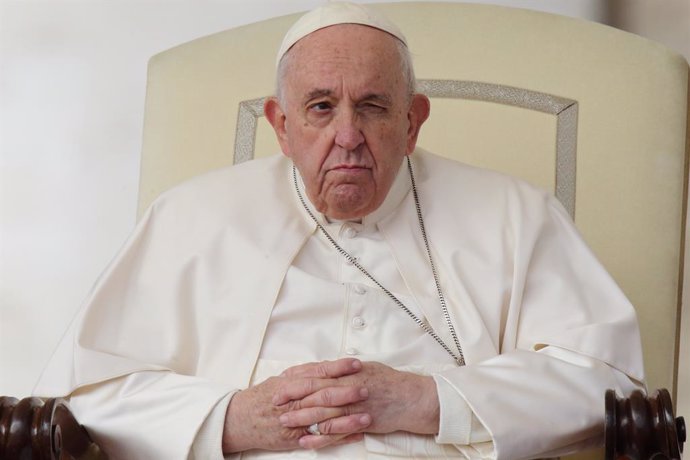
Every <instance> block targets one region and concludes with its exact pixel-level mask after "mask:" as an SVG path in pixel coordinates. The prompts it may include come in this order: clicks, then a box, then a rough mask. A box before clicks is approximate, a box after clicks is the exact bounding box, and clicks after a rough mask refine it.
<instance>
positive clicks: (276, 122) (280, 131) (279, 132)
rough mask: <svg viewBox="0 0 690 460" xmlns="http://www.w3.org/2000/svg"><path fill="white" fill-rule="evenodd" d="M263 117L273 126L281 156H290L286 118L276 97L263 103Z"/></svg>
mask: <svg viewBox="0 0 690 460" xmlns="http://www.w3.org/2000/svg"><path fill="white" fill-rule="evenodd" d="M264 115H265V116H266V119H267V120H268V122H269V123H270V124H271V126H273V131H275V133H276V138H277V139H278V143H279V144H280V149H281V150H282V151H283V154H285V155H286V156H288V157H289V156H290V147H289V143H288V136H287V129H286V127H285V122H286V117H285V112H284V111H283V108H282V107H281V106H280V103H279V102H278V99H277V98H276V97H269V98H268V99H266V102H264Z"/></svg>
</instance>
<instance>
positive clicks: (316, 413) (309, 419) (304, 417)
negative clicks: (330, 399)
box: [278, 407, 347, 428]
mask: <svg viewBox="0 0 690 460" xmlns="http://www.w3.org/2000/svg"><path fill="white" fill-rule="evenodd" d="M343 415H347V413H346V412H345V409H343V408H341V407H312V408H309V409H300V410H295V411H290V412H286V413H284V414H282V415H281V416H280V417H279V418H278V420H279V421H280V424H281V425H283V426H284V427H286V428H296V427H304V426H309V425H311V424H312V423H318V422H323V421H324V420H328V419H330V418H334V417H342V416H343Z"/></svg>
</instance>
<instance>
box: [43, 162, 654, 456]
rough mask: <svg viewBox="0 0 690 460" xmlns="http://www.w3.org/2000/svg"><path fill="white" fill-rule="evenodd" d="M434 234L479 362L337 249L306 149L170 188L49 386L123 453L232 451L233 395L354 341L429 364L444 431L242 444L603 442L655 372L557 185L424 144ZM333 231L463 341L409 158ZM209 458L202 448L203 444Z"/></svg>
mask: <svg viewBox="0 0 690 460" xmlns="http://www.w3.org/2000/svg"><path fill="white" fill-rule="evenodd" d="M412 159H413V165H414V170H415V179H416V182H417V189H418V191H419V196H420V202H421V205H422V210H423V215H424V220H425V224H426V231H427V234H428V236H429V242H430V246H431V252H432V255H433V258H434V262H435V264H436V267H437V270H438V273H439V279H440V283H441V286H442V289H443V292H444V294H445V297H446V301H447V303H448V307H449V310H450V316H451V319H452V321H453V324H454V325H455V328H456V331H457V334H458V336H459V339H460V343H461V345H462V348H463V352H464V355H465V360H466V363H467V365H466V366H463V367H458V366H456V365H455V364H454V362H453V360H452V358H451V357H450V356H449V355H448V354H447V353H446V352H445V351H444V350H443V349H442V348H441V347H440V346H439V345H438V344H437V343H436V342H435V341H434V340H433V339H432V338H431V337H430V336H428V335H426V334H425V333H424V332H423V331H422V330H421V329H419V327H418V326H417V325H416V324H415V323H414V322H413V321H412V319H410V318H409V317H408V316H407V314H406V313H404V312H402V311H401V309H400V308H399V307H398V306H396V305H395V304H394V303H393V302H392V301H391V300H390V299H388V298H387V297H386V296H385V294H383V292H382V291H381V290H380V289H379V288H377V287H376V286H375V285H374V284H373V283H372V282H371V281H370V280H369V279H367V278H366V277H365V276H364V275H363V274H362V273H360V272H359V271H358V270H357V269H356V268H355V267H353V266H352V265H350V264H348V263H347V261H346V260H345V259H344V258H343V257H342V256H341V255H339V254H338V253H337V252H336V251H335V250H334V249H333V247H332V246H331V245H330V243H329V242H328V241H327V240H326V239H325V238H324V237H323V235H321V234H320V232H318V231H317V230H316V225H315V224H314V222H313V221H312V220H311V219H310V218H309V217H308V215H307V214H306V212H305V210H304V209H303V208H302V205H301V204H300V203H299V201H298V199H297V196H296V193H295V190H294V186H293V184H292V176H291V163H290V162H289V160H287V159H285V158H284V157H282V156H275V157H271V158H268V159H264V160H255V161H252V162H248V163H245V164H242V165H239V166H235V167H232V168H227V169H224V170H220V171H217V172H212V173H209V174H206V175H204V176H201V177H199V178H196V179H194V180H192V181H189V182H187V183H185V184H183V185H181V186H179V187H177V188H175V189H173V190H172V191H170V192H167V193H166V194H164V195H163V196H162V197H161V198H159V199H158V200H157V201H156V202H155V203H154V204H153V206H152V207H151V208H150V209H149V211H148V212H147V214H146V216H145V217H144V218H143V219H142V221H141V222H140V223H139V225H138V226H137V229H136V231H135V232H134V234H133V235H132V237H131V238H130V239H129V241H128V242H127V244H126V245H125V247H124V249H123V250H122V252H121V253H120V255H119V256H118V257H117V258H116V260H115V261H114V262H113V263H112V264H111V265H110V267H109V268H108V269H107V270H106V272H105V274H104V275H103V276H102V277H101V278H100V280H99V281H98V283H97V285H96V287H95V288H94V291H93V292H92V294H91V295H90V297H89V299H88V301H87V302H86V304H85V306H84V308H83V309H82V310H81V312H80V314H79V316H78V317H77V319H76V320H75V321H74V323H73V325H72V326H71V328H70V330H69V331H68V333H67V334H66V336H65V339H64V340H63V341H62V343H61V344H60V346H59V347H58V350H57V351H56V353H55V355H54V357H53V358H52V360H51V362H50V363H49V365H48V367H47V369H46V371H45V372H44V374H43V376H42V378H41V380H40V381H39V383H38V385H37V387H36V389H35V393H36V394H38V395H41V396H58V395H68V394H72V400H71V404H72V407H73V410H74V412H75V413H76V415H77V417H78V419H79V420H80V422H82V423H83V424H85V425H86V426H87V427H88V428H89V431H90V432H91V433H92V435H93V436H94V438H95V439H96V440H97V442H99V444H101V446H102V447H104V448H105V450H106V452H108V453H109V454H110V455H111V458H115V459H117V458H154V459H159V458H166V459H173V458H188V456H189V457H194V456H196V457H199V458H207V457H210V456H211V455H212V454H215V455H216V456H220V436H221V433H222V422H223V415H224V407H225V404H226V403H227V401H228V400H229V398H230V395H232V393H233V392H234V391H236V390H237V389H242V388H247V387H248V386H249V385H251V384H254V383H258V382H260V381H262V380H264V379H265V378H267V377H269V376H271V375H276V374H278V373H280V372H281V371H282V370H283V369H284V368H286V367H289V366H291V365H295V364H299V363H303V362H310V361H317V360H323V359H336V358H339V357H344V356H356V357H358V358H360V359H362V360H364V361H379V362H383V363H385V364H388V365H390V366H393V367H395V368H397V369H405V370H411V371H414V372H418V373H422V374H428V375H433V376H434V379H435V381H436V383H437V388H438V390H439V400H440V403H441V427H440V432H439V434H438V436H436V437H434V436H419V435H412V434H408V433H393V434H389V435H366V436H365V440H364V441H363V442H361V443H357V444H354V445H348V446H341V447H337V448H328V449H324V450H320V451H303V450H298V451H294V452H291V453H289V454H288V453H280V454H275V453H269V452H252V453H250V454H244V455H243V456H242V458H271V457H273V458H371V459H378V458H390V457H392V456H399V457H407V458H448V457H458V458H465V457H467V458H494V457H497V458H508V459H517V458H529V457H538V456H545V455H555V454H558V453H563V452H568V451H571V450H573V449H576V448H581V447H583V446H586V445H590V444H592V443H596V442H600V441H601V439H602V434H603V433H602V430H603V395H604V392H605V390H606V389H607V388H616V389H617V390H618V391H619V392H621V393H624V394H625V393H628V392H630V391H631V390H632V389H634V388H636V387H637V386H639V384H640V382H642V381H643V378H644V377H643V366H642V358H641V356H642V353H641V346H640V339H639V331H638V326H637V321H636V318H635V313H634V310H633V308H632V306H631V305H630V304H629V302H628V301H627V300H626V298H625V296H624V295H623V294H622V293H621V291H620V290H619V288H618V287H617V286H616V284H615V283H614V281H613V280H612V279H611V277H610V276H609V275H608V274H607V273H606V272H605V270H604V269H603V268H602V267H601V265H600V264H599V263H598V262H597V261H596V259H595V258H594V256H593V255H592V254H591V251H590V250H589V249H588V248H587V246H586V245H585V244H584V243H583V242H582V240H581V237H580V236H579V235H578V233H577V231H576V230H575V229H574V227H573V225H572V222H571V221H570V218H569V217H568V216H567V214H566V213H565V211H564V210H563V209H562V207H561V206H560V205H559V203H558V202H557V201H556V200H555V199H554V198H553V197H552V196H550V195H549V194H548V193H546V192H543V191H540V190H537V189H535V188H534V187H531V186H529V185H527V184H525V183H523V182H521V181H519V180H517V179H514V178H510V177H506V176H503V175H500V174H497V173H493V172H488V171H485V170H480V169H477V168H473V167H469V166H466V165H462V164H460V163H456V162H453V161H450V160H445V159H442V158H439V157H436V156H433V155H430V154H428V153H424V152H420V151H417V152H415V153H414V154H413V156H412ZM320 219H322V220H321V222H322V223H323V224H324V225H325V226H326V228H327V229H328V231H329V233H330V234H331V235H332V236H333V237H334V238H335V239H336V240H337V241H338V242H339V244H341V245H342V246H343V247H344V248H345V249H346V250H347V251H349V252H350V253H351V254H352V255H353V256H355V257H357V259H358V261H359V262H360V263H361V264H362V265H363V266H364V267H365V268H366V269H367V270H368V271H369V272H370V273H371V274H372V275H374V277H376V278H377V279H378V280H379V281H380V282H381V284H383V285H384V286H386V287H387V288H388V289H389V290H391V291H392V292H393V293H394V294H396V295H397V296H398V297H399V298H400V299H401V300H402V301H403V303H405V304H406V305H407V306H408V307H409V308H410V310H412V311H413V312H415V313H416V314H418V316H420V317H423V318H424V319H425V320H426V321H427V322H428V324H429V325H431V326H432V327H433V329H434V330H435V331H436V332H437V333H438V334H439V335H440V336H441V337H442V339H443V340H444V341H445V342H446V343H447V344H452V343H453V341H452V338H451V337H450V333H449V331H448V328H447V326H446V325H445V321H444V319H443V314H442V311H441V307H440V305H439V299H438V295H437V293H436V286H435V284H434V278H433V275H432V273H431V269H430V266H429V262H428V257H427V253H426V249H425V247H424V241H423V238H422V235H421V232H420V229H419V224H418V220H417V215H416V209H415V205H414V201H413V197H412V193H411V192H410V185H409V176H408V174H407V170H406V168H401V171H400V173H399V174H398V177H397V178H396V181H395V183H394V185H393V188H392V189H391V192H390V193H389V195H388V197H387V198H386V201H385V202H384V204H383V205H382V206H381V207H380V208H379V209H378V210H377V211H376V212H374V213H373V214H372V215H370V216H367V217H365V218H364V219H363V221H362V222H361V223H349V222H344V223H343V222H341V223H328V222H325V221H324V220H323V216H320ZM195 454H196V455H195Z"/></svg>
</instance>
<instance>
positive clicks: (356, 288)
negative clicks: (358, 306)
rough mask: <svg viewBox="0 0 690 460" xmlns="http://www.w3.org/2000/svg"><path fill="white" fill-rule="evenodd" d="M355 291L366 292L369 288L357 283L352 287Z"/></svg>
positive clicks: (360, 293) (356, 292)
mask: <svg viewBox="0 0 690 460" xmlns="http://www.w3.org/2000/svg"><path fill="white" fill-rule="evenodd" d="M352 290H353V291H355V294H359V295H362V294H365V293H366V292H367V289H366V288H365V287H364V286H362V285H361V284H355V286H354V287H353V288H352Z"/></svg>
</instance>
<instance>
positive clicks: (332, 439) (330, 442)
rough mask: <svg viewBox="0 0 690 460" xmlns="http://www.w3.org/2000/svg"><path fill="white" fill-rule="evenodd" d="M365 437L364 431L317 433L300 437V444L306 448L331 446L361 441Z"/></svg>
mask: <svg viewBox="0 0 690 460" xmlns="http://www.w3.org/2000/svg"><path fill="white" fill-rule="evenodd" d="M362 439H364V434H363V433H352V434H348V435H347V436H337V435H329V436H324V435H321V436H317V435H311V434H309V435H306V436H302V437H301V438H299V445H300V447H302V448H304V449H321V448H324V447H329V446H339V445H341V444H351V443H355V442H360V441H361V440H362Z"/></svg>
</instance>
